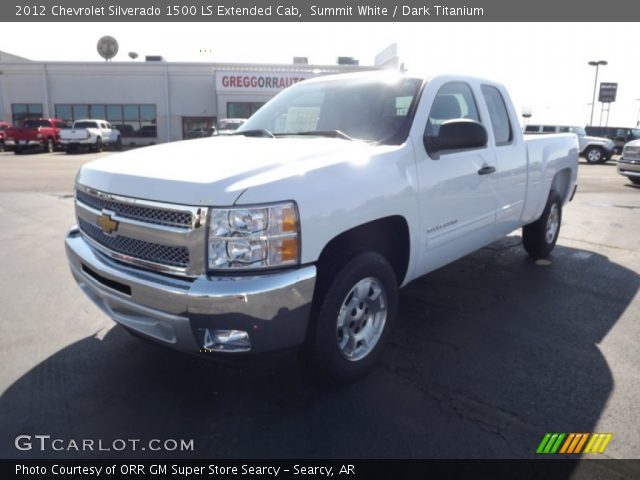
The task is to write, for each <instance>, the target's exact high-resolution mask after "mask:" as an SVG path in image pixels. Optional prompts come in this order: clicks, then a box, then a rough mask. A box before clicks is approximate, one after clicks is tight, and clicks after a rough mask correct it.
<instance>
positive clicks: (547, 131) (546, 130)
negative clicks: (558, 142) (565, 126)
mask: <svg viewBox="0 0 640 480" xmlns="http://www.w3.org/2000/svg"><path fill="white" fill-rule="evenodd" d="M542 131H543V132H544V133H554V132H555V131H556V127H548V126H547V127H542Z"/></svg>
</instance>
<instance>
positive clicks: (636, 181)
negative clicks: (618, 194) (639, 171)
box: [627, 177, 640, 185]
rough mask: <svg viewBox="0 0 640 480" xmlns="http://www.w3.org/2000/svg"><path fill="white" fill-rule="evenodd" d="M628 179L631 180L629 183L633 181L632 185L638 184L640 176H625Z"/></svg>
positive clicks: (639, 183)
mask: <svg viewBox="0 0 640 480" xmlns="http://www.w3.org/2000/svg"><path fill="white" fill-rule="evenodd" d="M627 178H628V179H629V180H631V183H633V184H634V185H640V178H638V177H627Z"/></svg>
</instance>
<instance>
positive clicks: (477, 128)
mask: <svg viewBox="0 0 640 480" xmlns="http://www.w3.org/2000/svg"><path fill="white" fill-rule="evenodd" d="M487 139H488V137H487V130H486V129H485V128H484V126H482V124H480V123H478V122H476V121H474V120H468V119H464V118H457V119H454V120H447V121H446V122H444V123H443V124H442V125H440V129H439V131H438V135H437V136H428V135H425V136H424V147H425V148H426V149H427V152H428V153H429V154H434V153H438V152H441V151H443V150H464V149H467V148H481V147H484V146H485V145H486V144H487Z"/></svg>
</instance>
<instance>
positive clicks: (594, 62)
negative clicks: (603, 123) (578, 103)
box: [589, 60, 607, 126]
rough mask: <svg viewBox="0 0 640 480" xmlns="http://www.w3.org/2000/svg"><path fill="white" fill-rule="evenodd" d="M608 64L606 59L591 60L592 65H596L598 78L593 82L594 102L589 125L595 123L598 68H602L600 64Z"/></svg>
mask: <svg viewBox="0 0 640 480" xmlns="http://www.w3.org/2000/svg"><path fill="white" fill-rule="evenodd" d="M606 64H607V61H606V60H598V61H597V62H596V61H591V62H589V65H591V66H592V67H596V80H595V82H594V83H593V103H592V104H591V119H590V120H589V125H590V126H591V125H593V107H595V105H596V87H597V86H598V69H599V68H600V65H602V66H603V67H604V66H605V65H606Z"/></svg>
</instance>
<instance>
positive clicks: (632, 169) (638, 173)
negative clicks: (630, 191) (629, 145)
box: [618, 157, 640, 177]
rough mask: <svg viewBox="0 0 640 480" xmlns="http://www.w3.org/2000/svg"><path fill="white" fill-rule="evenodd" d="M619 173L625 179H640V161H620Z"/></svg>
mask: <svg viewBox="0 0 640 480" xmlns="http://www.w3.org/2000/svg"><path fill="white" fill-rule="evenodd" d="M618 173H619V174H620V175H624V176H625V177H640V159H639V160H635V159H634V160H630V159H626V158H624V157H623V158H620V159H618Z"/></svg>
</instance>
